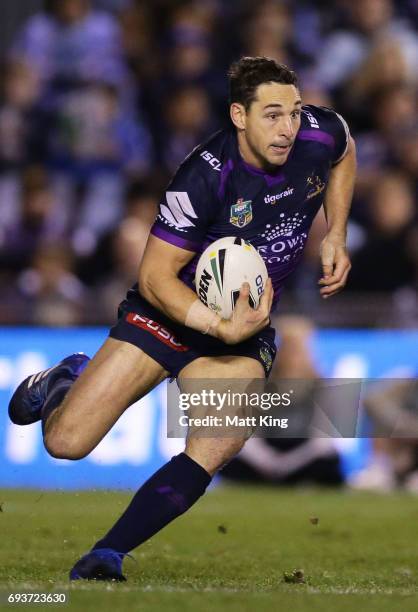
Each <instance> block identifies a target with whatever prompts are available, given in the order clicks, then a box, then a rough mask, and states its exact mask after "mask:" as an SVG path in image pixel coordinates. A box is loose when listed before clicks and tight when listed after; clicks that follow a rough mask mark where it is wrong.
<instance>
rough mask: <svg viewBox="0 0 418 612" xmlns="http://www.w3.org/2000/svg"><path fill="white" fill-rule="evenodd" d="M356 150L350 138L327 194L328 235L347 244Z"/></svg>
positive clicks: (331, 175) (331, 176) (332, 176)
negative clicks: (346, 150) (345, 152)
mask: <svg viewBox="0 0 418 612" xmlns="http://www.w3.org/2000/svg"><path fill="white" fill-rule="evenodd" d="M356 167H357V164H356V149H355V144H354V140H353V139H352V138H350V143H349V148H348V152H347V154H346V155H345V157H344V158H343V159H342V160H341V161H340V162H339V163H338V164H337V165H336V166H334V167H333V168H332V170H331V173H330V177H329V182H328V187H327V190H326V193H325V199H324V210H325V216H326V220H327V224H328V234H330V235H332V236H334V237H335V238H336V239H338V240H340V241H341V242H342V243H344V244H345V240H346V235H347V219H348V215H349V212H350V206H351V200H352V197H353V191H354V183H355V178H356Z"/></svg>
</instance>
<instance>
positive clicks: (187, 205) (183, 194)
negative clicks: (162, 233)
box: [159, 191, 197, 232]
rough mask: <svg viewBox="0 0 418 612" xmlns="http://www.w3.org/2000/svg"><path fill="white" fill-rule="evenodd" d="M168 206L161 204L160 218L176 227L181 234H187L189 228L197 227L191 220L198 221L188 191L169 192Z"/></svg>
mask: <svg viewBox="0 0 418 612" xmlns="http://www.w3.org/2000/svg"><path fill="white" fill-rule="evenodd" d="M166 202H167V204H161V206H160V214H159V217H160V218H161V219H162V221H164V223H168V225H170V226H171V227H175V228H176V229H178V230H179V231H180V232H185V231H186V228H188V227H195V224H194V223H193V221H191V219H197V214H196V213H195V211H194V208H193V205H192V203H191V201H190V198H189V194H188V193H187V191H167V192H166Z"/></svg>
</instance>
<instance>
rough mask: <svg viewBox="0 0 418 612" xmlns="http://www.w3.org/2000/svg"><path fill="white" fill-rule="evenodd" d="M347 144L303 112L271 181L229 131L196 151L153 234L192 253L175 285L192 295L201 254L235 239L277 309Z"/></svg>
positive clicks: (315, 114) (312, 113)
mask: <svg viewBox="0 0 418 612" xmlns="http://www.w3.org/2000/svg"><path fill="white" fill-rule="evenodd" d="M348 137H349V132H348V128H347V125H346V123H345V121H344V120H343V119H342V117H340V116H339V115H338V114H337V113H335V112H334V111H332V110H330V109H327V108H323V107H316V106H303V107H302V116H301V127H300V130H299V132H298V134H297V137H296V140H295V143H294V145H293V148H292V150H291V152H290V154H289V156H288V158H287V161H286V163H285V164H284V165H282V166H277V170H276V171H275V172H274V174H267V173H266V172H264V171H263V170H260V169H257V168H254V167H253V166H250V165H249V164H247V163H246V162H245V161H244V160H243V159H242V157H241V155H240V153H239V150H238V143H237V136H236V132H235V129H234V128H231V129H230V130H222V131H219V132H217V133H216V134H214V135H213V136H212V137H211V138H210V139H209V140H208V141H206V142H205V143H204V144H202V145H199V146H198V147H196V148H195V149H194V150H193V151H192V153H191V154H190V155H189V156H188V157H187V158H186V159H185V160H184V162H183V163H182V164H181V165H180V167H179V169H178V170H177V172H176V174H175V176H174V178H173V179H172V181H171V183H170V184H169V186H168V188H167V191H166V193H165V198H164V201H163V202H162V203H161V205H160V208H159V214H158V216H157V219H156V221H155V223H154V225H153V227H152V229H151V234H153V235H154V236H157V237H158V238H160V239H161V240H165V241H166V242H169V243H170V244H173V245H175V246H178V247H180V248H182V249H187V250H189V251H193V252H196V257H194V258H193V259H192V260H191V261H190V262H189V264H187V266H185V267H184V268H183V270H182V271H181V273H180V275H179V278H180V279H181V280H183V281H184V282H185V283H186V284H187V285H188V286H189V287H191V288H193V289H194V275H195V270H196V265H197V261H198V259H199V255H200V253H202V251H203V250H204V249H205V248H206V247H207V246H208V245H209V244H210V243H211V242H213V241H214V240H217V239H218V238H223V237H225V236H237V237H240V238H244V239H245V240H248V241H249V242H251V244H252V245H253V246H254V247H255V248H256V249H257V250H258V251H259V253H260V255H261V256H262V257H263V259H264V261H265V263H266V266H267V270H268V273H269V276H270V277H271V279H272V282H273V288H274V303H276V302H277V300H278V298H279V294H280V291H281V289H282V287H283V283H284V281H285V279H286V278H287V276H289V274H290V273H291V272H292V271H293V270H294V269H295V267H296V265H297V263H298V261H299V260H300V258H301V255H302V251H303V249H304V246H305V243H306V240H307V236H308V231H309V228H310V226H311V224H312V221H313V220H314V217H315V215H316V214H317V212H318V210H319V208H320V207H321V204H322V202H323V197H324V190H325V188H326V184H327V180H328V177H329V172H330V169H331V168H332V166H333V165H334V164H335V163H337V162H338V161H339V160H340V159H341V158H342V157H344V155H345V153H346V150H347V145H348Z"/></svg>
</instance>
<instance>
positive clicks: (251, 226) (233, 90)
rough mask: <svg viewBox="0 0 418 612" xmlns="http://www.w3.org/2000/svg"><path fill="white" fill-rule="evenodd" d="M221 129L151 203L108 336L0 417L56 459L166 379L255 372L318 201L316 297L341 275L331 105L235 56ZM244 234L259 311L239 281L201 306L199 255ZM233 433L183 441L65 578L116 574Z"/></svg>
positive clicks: (347, 143) (206, 477) (341, 150)
mask: <svg viewBox="0 0 418 612" xmlns="http://www.w3.org/2000/svg"><path fill="white" fill-rule="evenodd" d="M229 82H230V116H231V121H232V125H231V128H230V129H227V130H222V131H219V132H217V133H216V134H214V135H213V136H212V137H211V138H210V139H209V140H208V141H207V142H205V143H204V144H202V145H200V146H198V147H197V148H196V149H195V150H194V151H193V152H192V153H191V154H190V155H189V156H188V157H187V158H186V159H185V161H184V162H183V163H182V165H181V166H180V168H179V169H178V171H177V172H176V174H175V176H174V178H173V179H172V181H171V183H170V185H169V186H168V189H167V192H166V193H165V197H164V198H163V201H162V203H161V205H160V210H159V214H158V216H157V219H156V221H155V224H154V225H153V227H152V230H151V233H150V236H149V239H148V243H147V246H146V249H145V254H144V257H143V260H142V263H141V266H140V270H139V276H138V283H137V284H136V285H135V286H134V287H133V288H132V289H131V290H130V291H128V294H127V297H126V299H125V300H124V301H123V302H122V303H121V305H120V308H119V319H118V322H117V323H116V325H115V326H114V327H113V328H112V329H111V330H110V334H109V338H108V339H107V340H106V341H105V343H104V344H103V346H102V347H101V348H100V350H99V351H98V353H97V354H96V355H95V356H94V358H93V359H92V360H91V361H90V360H89V358H88V357H87V356H86V355H83V354H80V353H78V354H75V355H71V356H69V357H67V358H65V359H64V360H63V361H61V362H60V363H59V364H58V365H57V366H55V367H54V368H52V369H49V370H45V371H43V372H39V373H37V374H34V375H33V376H30V377H28V378H27V379H25V380H24V381H23V382H22V383H21V384H20V386H19V387H18V388H17V390H16V391H15V393H14V395H13V397H12V399H11V402H10V405H9V414H10V418H11V420H12V421H13V422H14V423H17V424H22V425H24V424H28V423H33V422H34V421H37V420H41V421H42V430H43V437H44V444H45V447H46V449H47V451H48V452H49V453H50V454H51V455H52V456H53V457H57V458H63V459H80V458H82V457H85V456H86V455H88V454H89V453H90V451H92V450H93V449H94V448H95V447H96V445H97V444H98V443H99V442H100V440H101V439H102V438H103V436H105V434H106V433H107V432H108V431H109V429H110V428H111V427H112V425H113V424H114V423H115V422H116V420H117V419H118V418H119V417H120V416H121V414H122V413H123V412H124V411H125V410H126V409H127V408H128V406H130V405H131V404H132V403H134V402H135V401H137V400H138V399H139V398H141V397H143V396H144V395H145V394H147V393H148V392H149V391H150V390H151V389H153V388H154V387H155V386H156V385H158V384H159V383H160V382H161V381H163V380H164V379H166V378H167V377H176V378H177V379H178V381H179V383H180V384H181V381H182V380H184V379H206V378H221V379H222V378H234V379H240V378H245V379H249V378H251V379H257V378H259V379H262V378H265V377H267V376H268V374H269V371H270V369H271V365H272V362H273V359H274V356H275V352H276V348H275V341H274V339H275V332H274V329H273V328H272V327H271V326H270V317H269V315H270V310H271V308H272V305H274V304H275V303H277V300H278V298H279V294H280V292H281V289H282V286H283V283H284V281H285V279H286V278H287V277H288V276H289V274H290V273H291V272H292V271H293V270H294V269H295V267H296V266H297V264H298V262H299V260H300V258H301V255H302V251H303V248H304V245H305V243H306V239H307V235H308V231H309V228H310V226H311V224H312V221H313V219H314V217H315V215H316V214H317V212H318V210H319V209H320V207H321V206H322V205H323V206H324V210H325V214H326V219H327V224H328V231H327V234H326V236H325V238H324V240H323V242H322V246H321V261H322V268H323V276H322V278H321V279H320V280H319V285H320V288H319V291H320V293H321V295H322V296H323V297H324V298H328V297H330V296H332V295H334V294H335V293H336V292H338V291H339V290H340V289H341V288H342V287H343V286H344V285H345V283H346V279H347V275H348V273H349V270H350V261H349V257H348V255H347V251H346V224H347V216H348V212H349V208H350V202H351V198H352V192H353V185H354V179H355V168H356V161H355V147H354V142H353V140H352V138H351V137H350V134H349V131H348V128H347V125H346V123H345V121H344V119H342V117H340V116H339V115H338V114H337V113H335V112H334V111H332V110H330V109H327V108H322V107H315V106H302V101H301V96H300V92H299V89H298V85H297V79H296V75H295V74H294V72H292V71H291V70H289V69H288V68H287V67H286V66H284V65H281V64H278V63H277V62H275V61H274V60H272V59H269V58H264V57H258V58H257V57H245V58H242V59H241V60H239V61H238V62H235V63H234V64H233V65H232V66H231V68H230V71H229ZM231 235H233V236H236V237H237V238H244V239H246V240H249V241H250V242H251V243H252V244H253V245H254V246H255V247H256V248H257V249H258V251H259V252H260V254H261V255H262V257H263V259H264V261H265V263H266V265H267V269H268V272H269V277H270V278H269V280H268V281H267V283H266V288H265V291H264V294H263V296H262V298H261V302H260V305H259V307H258V308H257V309H255V310H254V309H252V308H251V307H250V305H249V299H248V297H249V286H248V285H247V284H244V285H243V286H242V288H241V292H240V296H239V298H238V301H237V303H236V308H235V311H234V314H233V316H232V317H231V318H230V319H228V320H226V319H222V318H221V317H220V316H219V315H218V314H216V313H214V312H213V311H212V310H210V309H209V308H207V307H206V306H205V305H204V304H203V303H202V302H201V301H200V300H199V299H198V298H197V295H196V292H195V291H194V285H193V276H194V271H195V267H196V262H197V259H198V257H199V254H200V253H201V252H202V251H203V250H204V249H205V248H206V246H207V245H208V244H209V243H211V242H212V241H214V240H216V239H218V238H221V237H223V236H231ZM244 443H245V439H244V437H243V438H242V439H238V438H237V437H230V438H213V439H212V438H199V437H193V436H189V437H188V439H187V441H186V446H185V450H184V452H183V453H180V454H179V455H177V456H175V457H173V458H172V459H171V461H169V462H168V463H166V464H165V465H164V466H163V467H161V468H160V469H159V470H158V471H157V472H156V473H155V474H154V475H153V476H151V478H150V479H149V480H148V481H147V482H146V483H145V484H143V485H142V486H141V488H140V489H139V490H138V491H137V493H136V494H135V496H134V497H133V499H132V501H131V503H130V505H129V506H128V508H127V509H126V510H125V512H124V514H123V515H122V516H121V517H120V518H119V520H118V521H117V522H116V523H115V524H114V526H113V527H112V528H111V529H110V531H109V532H108V533H107V534H106V535H105V536H104V537H103V538H102V539H101V540H100V541H99V542H97V543H96V544H95V545H94V546H93V548H92V550H91V551H90V552H88V553H87V554H86V555H84V556H83V557H82V558H81V559H80V560H79V561H78V562H77V563H76V564H75V566H74V567H73V568H72V570H71V572H70V578H71V579H99V580H112V579H113V580H124V579H125V578H124V576H123V574H122V561H123V558H124V556H125V555H126V554H127V553H128V552H129V551H131V550H133V549H134V548H136V547H137V546H138V545H140V544H141V543H142V542H144V541H145V540H147V539H148V538H150V537H151V536H152V535H154V534H155V533H156V532H158V531H159V530H161V529H162V528H163V527H164V526H165V525H167V524H168V523H169V522H170V521H172V520H173V519H174V518H176V517H177V516H179V515H180V514H182V513H183V512H185V511H186V510H188V509H189V508H190V507H191V506H192V505H193V504H194V503H195V502H196V501H197V500H198V499H199V498H200V497H201V496H202V495H203V493H204V492H205V490H206V488H207V486H208V485H209V483H210V481H211V479H212V477H213V475H214V474H215V473H216V472H217V471H218V470H219V469H220V468H221V467H222V466H223V465H224V464H225V463H227V462H228V461H229V460H230V459H231V458H232V457H233V456H234V455H235V454H236V453H237V452H238V451H239V450H240V449H241V448H242V446H243V444H244Z"/></svg>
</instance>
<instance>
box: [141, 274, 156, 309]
mask: <svg viewBox="0 0 418 612" xmlns="http://www.w3.org/2000/svg"><path fill="white" fill-rule="evenodd" d="M153 278H155V275H154V274H151V272H150V270H148V269H147V268H146V267H145V266H141V267H140V268H139V274H138V289H139V293H140V294H141V295H142V297H144V298H145V299H146V300H148V301H149V300H150V297H151V295H152V279H153Z"/></svg>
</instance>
